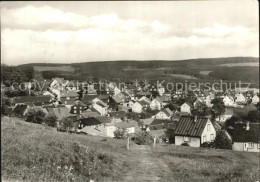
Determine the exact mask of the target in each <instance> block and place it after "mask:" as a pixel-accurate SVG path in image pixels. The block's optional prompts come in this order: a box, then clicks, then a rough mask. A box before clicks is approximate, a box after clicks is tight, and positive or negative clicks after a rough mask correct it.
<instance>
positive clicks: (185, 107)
mask: <svg viewBox="0 0 260 182" xmlns="http://www.w3.org/2000/svg"><path fill="white" fill-rule="evenodd" d="M180 111H181V112H186V113H189V114H190V113H191V104H189V103H186V102H185V103H183V104H182V105H181V108H180Z"/></svg>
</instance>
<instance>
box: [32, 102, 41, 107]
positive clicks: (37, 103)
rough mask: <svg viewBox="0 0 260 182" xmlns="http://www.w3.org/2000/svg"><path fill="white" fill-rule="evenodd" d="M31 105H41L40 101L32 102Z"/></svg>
mask: <svg viewBox="0 0 260 182" xmlns="http://www.w3.org/2000/svg"><path fill="white" fill-rule="evenodd" d="M33 105H34V106H42V102H34V103H33Z"/></svg>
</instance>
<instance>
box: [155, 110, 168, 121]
mask: <svg viewBox="0 0 260 182" xmlns="http://www.w3.org/2000/svg"><path fill="white" fill-rule="evenodd" d="M153 118H157V119H170V117H168V116H167V115H166V114H165V113H164V112H162V111H160V112H159V113H157V114H156V115H155V116H154V117H153Z"/></svg>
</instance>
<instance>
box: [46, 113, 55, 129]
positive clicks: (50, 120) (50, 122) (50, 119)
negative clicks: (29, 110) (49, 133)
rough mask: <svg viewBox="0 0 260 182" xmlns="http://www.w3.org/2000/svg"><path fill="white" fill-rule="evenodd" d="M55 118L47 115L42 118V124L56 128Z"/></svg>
mask: <svg viewBox="0 0 260 182" xmlns="http://www.w3.org/2000/svg"><path fill="white" fill-rule="evenodd" d="M57 119H58V118H57V116H55V115H49V116H47V117H45V118H44V121H43V122H44V123H45V124H46V125H47V126H51V127H56V126H57Z"/></svg>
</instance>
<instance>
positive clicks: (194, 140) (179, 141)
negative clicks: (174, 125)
mask: <svg viewBox="0 0 260 182" xmlns="http://www.w3.org/2000/svg"><path fill="white" fill-rule="evenodd" d="M182 143H186V142H185V141H184V136H175V145H181V144H182ZM187 143H188V144H189V145H190V146H191V147H200V138H196V137H190V141H189V142H187Z"/></svg>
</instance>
